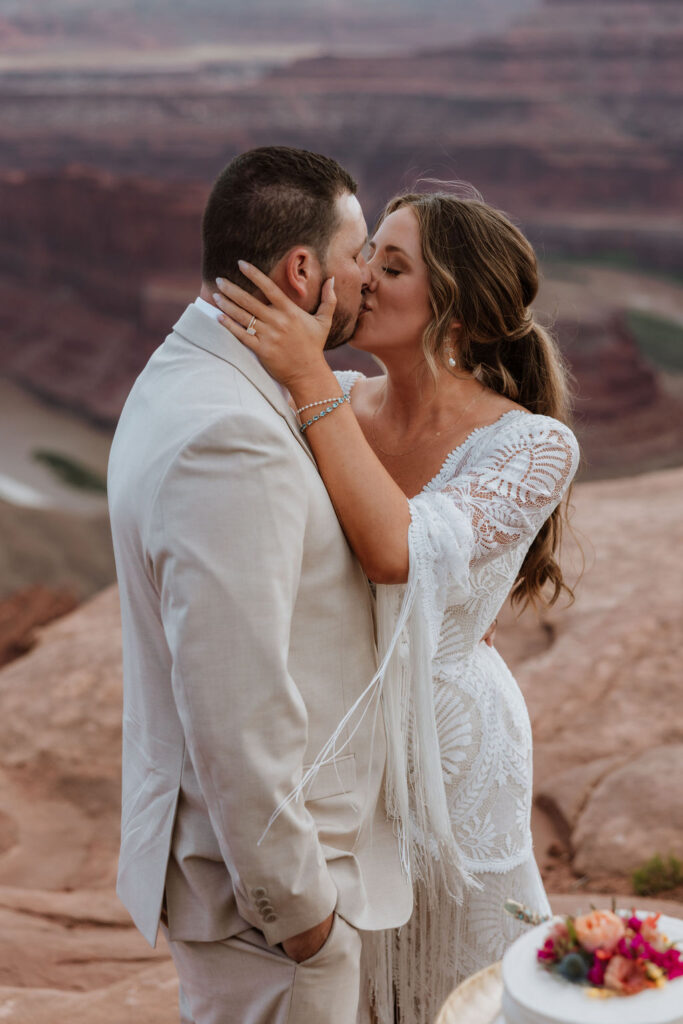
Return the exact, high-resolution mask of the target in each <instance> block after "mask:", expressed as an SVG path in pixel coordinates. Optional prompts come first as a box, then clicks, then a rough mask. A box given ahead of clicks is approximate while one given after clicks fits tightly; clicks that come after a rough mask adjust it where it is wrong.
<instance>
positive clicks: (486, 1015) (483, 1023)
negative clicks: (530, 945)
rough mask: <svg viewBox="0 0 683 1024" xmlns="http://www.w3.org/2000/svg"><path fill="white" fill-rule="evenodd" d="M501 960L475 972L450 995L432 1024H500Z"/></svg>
mask: <svg viewBox="0 0 683 1024" xmlns="http://www.w3.org/2000/svg"><path fill="white" fill-rule="evenodd" d="M502 966H503V965H502V961H498V963H496V964H491V966H490V967H485V968H484V970H483V971H477V973H476V974H473V975H472V976H471V977H470V978H466V979H465V981H463V982H462V984H461V985H458V987H457V988H456V989H455V990H454V991H453V992H452V993H451V995H450V996H449V997H448V999H447V1000H446V1002H445V1003H444V1005H443V1007H442V1008H441V1012H440V1013H439V1016H438V1017H437V1018H436V1022H435V1024H502V1022H503V1016H502V1010H501V1000H502V998H503V975H502Z"/></svg>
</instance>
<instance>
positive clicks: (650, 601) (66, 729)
mask: <svg viewBox="0 0 683 1024" xmlns="http://www.w3.org/2000/svg"><path fill="white" fill-rule="evenodd" d="M682 499H683V470H672V471H668V472H666V473H656V474H650V475H644V476H641V477H638V478H635V479H631V480H620V481H612V482H601V483H594V484H582V485H579V486H578V487H577V488H576V493H575V504H576V514H575V518H574V525H575V528H576V529H577V530H578V531H579V533H580V539H581V543H582V545H583V546H584V549H585V553H586V557H587V566H586V571H585V575H584V577H583V579H582V581H581V583H580V584H579V586H578V589H577V601H576V604H575V605H574V606H573V607H572V608H571V609H569V610H564V611H563V610H558V611H552V612H550V613H546V614H544V615H543V617H542V620H541V621H540V622H539V621H537V620H536V619H535V618H534V617H533V616H531V615H528V614H526V615H525V616H524V617H523V619H522V620H521V621H520V622H513V620H512V619H511V617H510V615H509V612H508V613H506V616H504V617H503V620H502V622H501V627H500V630H499V637H498V646H499V647H500V649H501V651H502V653H503V654H504V656H505V657H506V658H507V659H508V660H509V662H510V664H511V665H512V667H513V668H514V670H515V672H516V675H517V678H518V680H519V682H520V685H521V687H522V689H523V691H524V693H525V696H526V698H527V702H528V705H529V710H530V714H531V718H532V722H533V729H534V736H535V774H536V779H537V796H538V799H539V800H540V802H541V804H542V806H543V807H544V808H545V810H546V812H550V813H552V815H553V816H554V822H555V826H556V833H555V836H554V840H553V842H552V843H550V842H549V841H548V840H547V839H546V838H544V836H545V833H544V832H541V831H539V834H538V835H537V844H536V854H537V857H538V859H539V862H540V863H541V865H542V867H543V869H544V872H545V875H546V884H547V885H548V888H549V890H550V891H551V892H555V893H562V892H563V891H564V892H570V891H572V890H575V889H576V885H577V883H578V882H579V879H578V878H577V876H582V880H581V881H580V885H581V886H582V887H583V888H584V889H585V890H587V891H588V890H593V891H594V890H595V889H596V888H597V887H599V886H601V887H602V890H603V892H604V891H605V890H606V891H607V892H609V891H611V892H616V893H627V892H628V880H627V873H628V872H629V871H630V870H631V869H632V868H633V867H636V866H638V865H639V864H641V863H642V861H643V860H645V859H647V858H648V857H650V856H651V855H652V854H653V853H656V852H660V853H662V854H666V853H669V852H671V853H676V854H678V856H679V857H680V856H683V846H682V843H681V836H682V835H683V828H682V826H683V821H681V820H680V800H679V799H678V791H677V788H676V784H675V780H676V779H677V778H678V777H679V775H680V767H681V764H682V760H683V730H682V729H681V726H680V722H679V720H678V718H677V717H676V712H677V709H678V707H679V706H680V704H681V701H682V700H683V691H682V688H683V683H682V676H681V671H680V662H681V658H682V657H683V647H682V642H681V641H682V638H681V631H680V623H681V621H682V618H683V603H682V600H683V595H682V592H681V587H680V578H681V572H682V570H683V565H682V564H681V551H683V526H682V524H681V519H680V515H679V514H678V509H679V508H680V504H681V500H682ZM576 564H577V555H576V550H575V549H574V548H573V547H572V546H571V545H570V546H569V547H568V549H567V550H566V552H565V556H564V565H565V568H566V570H567V572H568V574H569V577H570V578H572V576H573V575H574V574H575V570H576ZM120 674H121V648H120V630H119V613H118V596H117V592H116V589H115V588H110V589H109V590H106V591H104V592H103V593H102V594H101V595H99V596H98V597H96V598H95V599H94V600H92V601H91V602H90V603H89V604H87V605H85V606H83V607H82V608H80V609H79V610H77V611H76V612H74V613H72V614H71V615H69V616H67V617H66V618H63V619H61V620H60V621H58V622H56V623H54V624H53V625H50V626H47V627H46V628H45V629H44V630H42V631H41V633H40V637H39V642H38V644H37V646H36V648H35V649H34V650H33V651H31V653H29V654H27V655H26V656H25V657H23V658H20V659H19V660H17V661H15V662H14V663H13V664H11V665H9V666H7V667H5V668H4V669H2V670H1V671H0V922H1V923H2V927H1V928H0V933H1V935H2V938H1V939H0V951H1V955H0V965H1V966H0V1016H2V1019H3V1020H6V1021H8V1022H10V1024H27V1022H29V1021H30V1022H31V1024H120V1022H121V1021H122V1020H123V1019H125V1020H126V1021H127V1022H130V1024H157V1022H158V1024H162V1022H163V1024H166V1022H167V1021H168V1020H171V1019H174V1017H173V1014H174V1012H175V1010H174V1004H175V999H176V983H175V980H174V973H173V969H172V967H171V965H170V964H169V963H168V962H167V956H166V953H165V951H164V948H163V946H162V947H160V948H159V949H158V950H157V951H156V952H153V951H151V950H149V949H148V948H147V947H146V946H145V944H144V942H143V940H142V939H141V938H140V937H139V936H138V935H137V933H136V932H135V931H134V929H133V928H132V926H131V925H130V922H129V921H128V918H127V916H126V914H125V912H124V911H123V908H122V907H121V906H120V905H119V904H117V902H116V898H115V896H114V894H113V882H114V877H115V870H116V854H117V838H118V820H119V771H120V753H119V746H120V715H121V678H120ZM549 846H552V847H553V850H551V851H549V849H548V847H549ZM563 848H564V850H565V852H564V853H563V852H562V850H563ZM558 854H559V855H558ZM676 895H677V896H678V898H679V899H683V893H681V892H678V893H677V894H676V893H674V894H673V896H674V897H676ZM591 899H595V897H593V896H582V895H581V894H580V893H577V892H576V891H575V892H574V895H573V896H572V897H569V896H566V897H565V898H563V899H560V898H558V899H557V901H556V905H557V906H558V907H562V909H564V910H565V911H569V910H574V909H576V907H578V906H583V907H585V906H586V903H587V902H589V901H590V900H591ZM624 900H625V902H626V904H627V905H630V902H629V899H628V897H624ZM639 902H641V901H639ZM655 902H656V904H657V905H662V901H661V900H657V901H655ZM645 905H648V904H647V901H645ZM649 905H653V904H652V903H650V904H649ZM669 907H670V908H671V910H672V911H673V912H674V913H678V914H680V913H681V910H682V909H683V904H678V907H677V908H676V906H675V905H674V904H669Z"/></svg>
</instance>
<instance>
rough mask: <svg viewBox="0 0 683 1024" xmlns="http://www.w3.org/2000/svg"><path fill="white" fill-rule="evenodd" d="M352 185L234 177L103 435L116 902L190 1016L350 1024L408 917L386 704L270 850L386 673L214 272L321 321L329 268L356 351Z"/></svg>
mask: <svg viewBox="0 0 683 1024" xmlns="http://www.w3.org/2000/svg"><path fill="white" fill-rule="evenodd" d="M355 193H356V185H355V182H354V181H353V179H352V178H351V177H350V176H349V175H348V174H347V173H346V172H345V171H344V170H343V169H342V168H341V167H340V166H339V165H338V164H337V163H335V162H334V161H333V160H330V159H328V158H326V157H323V156H320V155H317V154H314V153H309V152H306V151H301V150H293V149H289V148H285V147H268V148H263V149H257V150H253V151H251V152H248V153H245V154H243V155H242V156H240V157H238V158H237V159H236V160H234V161H233V162H232V163H231V164H230V165H228V167H227V168H226V169H225V170H224V171H223V173H222V174H221V175H220V177H219V178H218V180H217V181H216V183H215V185H214V188H213V191H212V193H211V196H210V198H209V201H208V204H207V208H206V211H205V215H204V224H203V241H204V255H203V285H202V290H201V295H200V297H199V298H198V299H197V301H196V302H195V303H194V304H192V305H191V306H189V307H188V309H187V310H186V311H185V312H184V313H183V315H182V317H181V318H180V320H179V321H178V323H177V324H176V325H175V328H174V330H173V333H172V334H171V335H169V337H168V338H167V339H166V341H165V342H164V344H163V345H162V346H161V347H160V348H159V349H158V350H157V351H156V352H155V353H154V355H153V356H152V357H151V359H150V361H149V363H148V364H147V366H146V368H145V369H144V371H143V372H142V374H141V375H140V377H139V378H138V380H137V381H136V383H135V385H134V387H133V389H132V391H131V394H130V396H129V398H128V401H127V403H126V406H125V408H124V410H123V413H122V415H121V419H120V422H119V425H118V428H117V431H116V436H115V438H114V443H113V446H112V452H111V459H110V468H109V500H110V510H111V521H112V532H113V536H114V548H115V553H116V562H117V571H118V577H119V585H120V593H121V612H122V622H123V638H124V739H123V744H124V745H123V808H122V843H121V859H120V868H119V882H118V892H119V895H120V897H121V899H122V901H123V902H124V904H125V905H126V907H127V908H128V910H129V911H130V913H131V915H132V917H133V919H134V921H135V923H136V924H137V926H138V928H139V929H140V931H141V932H142V934H143V935H144V936H145V938H146V939H147V940H148V941H149V942H150V943H151V944H153V943H154V942H155V940H156V935H157V931H158V927H159V922H160V920H161V921H162V926H163V928H164V931H165V934H166V936H167V938H168V940H169V945H170V948H171V952H172V955H173V958H174V961H175V963H176V966H177V969H178V973H179V976H180V981H181V1016H182V1018H183V1020H184V1021H187V1022H190V1021H191V1022H193V1024H228V1022H235V1024H285V1022H286V1024H354V1021H355V1020H356V1013H357V1005H358V1001H359V987H360V986H359V963H360V939H359V936H358V931H357V930H358V929H363V930H376V929H384V928H390V927H396V926H398V925H400V924H402V923H403V922H405V921H406V920H407V918H408V916H409V914H410V911H411V905H412V896H411V891H410V887H409V885H408V883H407V881H406V879H405V877H404V875H403V873H402V871H401V867H400V864H399V857H398V851H397V848H396V843H395V840H394V836H393V833H392V827H391V824H390V823H389V822H387V820H386V816H385V812H384V806H383V801H382V798H381V791H382V781H383V770H384V756H385V752H384V730H383V727H382V722H381V713H380V714H379V716H378V720H377V722H375V723H374V727H373V721H372V719H373V715H368V716H366V719H365V720H364V721H363V723H362V724H361V726H360V728H359V729H358V731H357V732H356V733H355V735H353V737H352V739H351V741H350V743H349V744H348V746H347V747H346V748H345V749H344V750H343V752H342V753H341V755H340V756H339V757H338V758H337V760H336V762H335V763H334V764H330V765H327V766H325V767H323V769H321V770H320V772H319V773H318V775H317V776H316V778H315V779H314V781H313V783H312V786H311V788H310V789H309V790H308V792H307V794H306V799H305V802H304V801H302V800H298V801H296V802H293V803H290V804H289V805H288V806H287V807H286V809H285V810H284V811H283V812H282V813H281V814H280V815H279V817H277V819H276V820H275V821H274V823H273V825H272V827H271V828H270V830H269V831H268V833H267V835H266V836H265V838H264V839H263V840H262V842H260V843H259V839H260V837H261V836H262V833H263V832H264V829H265V827H266V824H267V822H268V820H269V818H270V815H271V814H272V812H273V811H274V810H275V808H276V807H278V805H279V804H280V803H281V802H282V800H283V798H284V797H285V796H286V795H287V794H288V793H289V792H290V791H291V790H292V789H293V788H294V786H295V785H296V784H297V782H298V781H299V780H300V778H301V776H302V774H303V771H304V769H305V767H306V765H307V764H308V763H310V762H311V761H312V760H313V759H314V757H315V755H316V754H317V753H318V751H319V750H320V748H321V747H322V746H323V744H324V742H325V740H326V739H328V737H329V736H330V735H331V734H332V733H333V732H334V730H335V727H336V726H337V724H338V723H339V721H340V720H341V719H342V718H343V716H344V714H345V713H346V711H347V710H348V709H349V708H350V707H351V706H352V705H353V703H354V702H355V700H356V698H357V697H358V696H359V695H360V693H361V692H362V691H363V689H364V688H365V686H366V685H367V683H368V682H369V680H370V679H371V677H372V676H373V674H374V672H375V668H376V663H375V658H376V655H375V647H374V639H373V619H372V605H371V597H370V593H369V589H368V584H367V581H366V580H365V578H364V576H363V574H362V572H361V570H360V567H359V566H358V564H357V562H356V561H355V559H354V557H353V555H352V553H351V551H350V549H349V547H348V545H347V543H346V540H345V538H344V536H343V534H342V532H341V529H340V527H339V524H338V522H337V519H336V516H335V513H334V509H333V508H332V505H331V503H330V500H329V498H328V495H327V492H326V490H325V488H324V486H323V483H322V481H321V479H320V477H319V475H318V473H317V469H316V466H315V463H314V460H313V458H312V456H311V454H310V451H309V450H308V448H307V445H306V443H305V441H304V440H303V439H302V437H301V434H300V433H299V428H298V424H297V421H296V418H295V415H294V413H293V412H292V410H291V409H290V407H289V405H288V403H287V401H286V398H285V396H284V395H283V394H282V393H281V391H280V389H279V387H278V385H277V384H276V383H275V381H273V380H272V378H270V377H269V376H268V374H267V373H266V371H265V370H264V369H263V368H262V367H261V366H260V364H259V363H258V361H257V360H256V359H255V358H254V357H253V356H252V354H251V353H250V352H249V351H248V350H247V349H245V348H244V347H243V346H242V345H240V344H239V343H238V342H237V341H236V339H235V338H233V337H232V336H231V335H230V334H229V333H228V332H227V331H226V330H224V328H223V327H222V326H221V325H220V324H219V323H218V322H217V321H216V319H215V317H216V316H217V315H218V310H217V309H216V308H215V306H213V305H212V303H211V294H212V292H213V291H214V290H215V286H214V280H215V278H216V277H217V276H223V277H228V278H230V279H232V280H233V281H238V282H239V283H241V284H243V285H244V283H245V281H244V278H242V276H241V275H240V274H239V271H238V268H237V261H238V260H239V259H246V260H248V261H249V262H250V263H253V264H255V265H256V266H259V267H260V268H261V269H262V270H264V272H266V273H268V274H269V276H270V277H271V278H272V279H273V280H274V281H275V282H276V283H277V284H278V285H279V286H280V287H281V288H283V290H284V291H285V292H286V293H287V295H289V297H290V298H291V299H292V300H293V301H294V302H296V303H297V304H299V305H300V306H301V307H302V308H305V309H307V310H309V311H312V310H315V309H316V308H317V306H318V303H319V299H320V291H321V287H322V284H323V282H324V281H325V279H326V278H327V277H330V276H334V278H335V291H336V293H337V296H338V304H337V311H336V313H335V320H334V323H333V329H332V332H331V336H330V341H331V343H332V344H335V343H337V344H338V343H341V342H342V341H344V340H346V338H347V337H348V336H350V334H351V333H352V331H353V327H354V324H355V320H356V317H357V315H358V312H359V309H360V305H361V288H362V286H363V285H364V284H365V283H366V280H367V274H366V268H365V265H364V262H363V258H362V256H361V250H362V248H363V245H364V243H365V240H366V234H367V229H366V225H365V221H364V219H363V215H362V211H361V208H360V205H359V204H358V200H357V199H356V195H355ZM249 287H251V286H249ZM327 397H328V396H321V398H327Z"/></svg>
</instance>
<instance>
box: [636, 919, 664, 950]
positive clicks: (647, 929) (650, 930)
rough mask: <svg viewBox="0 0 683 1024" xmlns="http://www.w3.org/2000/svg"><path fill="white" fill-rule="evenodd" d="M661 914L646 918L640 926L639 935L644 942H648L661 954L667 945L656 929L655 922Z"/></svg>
mask: <svg viewBox="0 0 683 1024" xmlns="http://www.w3.org/2000/svg"><path fill="white" fill-rule="evenodd" d="M660 917H661V914H650V916H649V917H646V918H645V920H644V921H643V923H642V924H641V926H640V934H641V935H642V936H643V938H644V939H645V941H646V942H649V943H650V945H651V946H653V947H654V949H656V950H658V951H659V952H660V953H663V952H664V950H665V949H666V948H667V943H666V942H665V940H664V936H663V935H662V933H661V932H660V931H659V929H658V928H657V922H658V921H659V918H660Z"/></svg>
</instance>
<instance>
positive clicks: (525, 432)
mask: <svg viewBox="0 0 683 1024" xmlns="http://www.w3.org/2000/svg"><path fill="white" fill-rule="evenodd" d="M479 441H480V445H479V446H476V445H475V448H478V451H477V452H476V455H475V452H474V451H473V452H472V455H474V456H475V459H474V461H475V462H478V461H479V460H481V459H483V460H484V461H493V462H495V463H496V464H499V463H501V462H503V463H505V464H506V465H508V466H509V465H510V464H511V463H515V464H517V463H518V464H519V466H520V468H522V469H524V471H525V472H528V467H529V460H531V462H532V463H533V464H534V465H536V466H537V467H538V468H541V467H543V466H544V465H545V466H547V468H548V469H550V468H551V466H552V465H554V464H555V463H557V468H558V469H560V468H561V470H562V476H564V477H567V478H569V479H571V478H572V477H573V476H574V474H575V473H576V470H577V469H578V465H579V460H580V451H579V444H578V441H577V440H576V436H575V434H574V431H573V430H572V429H571V427H569V426H568V425H567V424H566V423H563V422H562V421H561V420H557V419H555V418H554V417H552V416H543V415H541V414H539V413H530V412H527V411H526V410H523V409H521V408H517V409H512V410H510V411H508V412H507V413H505V414H504V415H503V416H501V418H500V419H499V420H498V421H497V422H496V423H493V424H491V426H490V427H489V429H488V430H484V431H482V432H481V434H480V436H479ZM520 459H521V461H520ZM524 467H526V468H524Z"/></svg>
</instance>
